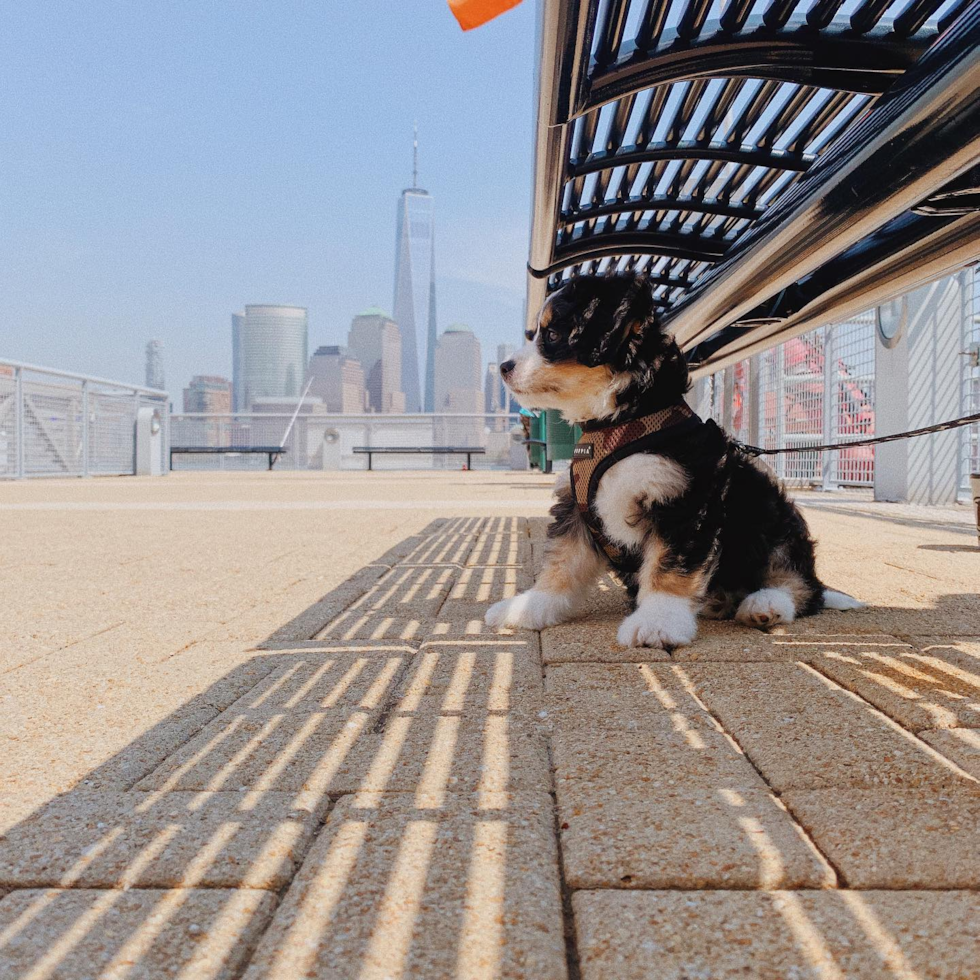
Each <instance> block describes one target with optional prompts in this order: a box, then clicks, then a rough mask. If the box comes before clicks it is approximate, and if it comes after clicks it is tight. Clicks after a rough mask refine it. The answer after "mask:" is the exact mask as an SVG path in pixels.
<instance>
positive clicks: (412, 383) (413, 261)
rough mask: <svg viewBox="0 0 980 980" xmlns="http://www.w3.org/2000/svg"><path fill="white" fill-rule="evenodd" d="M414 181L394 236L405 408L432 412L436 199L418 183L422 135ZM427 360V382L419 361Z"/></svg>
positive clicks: (404, 194) (396, 311)
mask: <svg viewBox="0 0 980 980" xmlns="http://www.w3.org/2000/svg"><path fill="white" fill-rule="evenodd" d="M415 150H416V155H415V159H416V167H415V168H414V170H413V173H412V186H411V187H410V188H408V189H406V190H404V191H402V195H401V198H400V199H399V201H398V237H397V239H396V242H395V302H394V314H395V323H397V324H398V329H399V331H400V332H401V338H402V391H404V392H405V411H406V412H420V411H422V410H423V407H424V410H425V411H426V412H431V411H432V410H433V404H434V402H435V348H436V269H435V225H434V221H433V203H434V202H433V199H432V195H431V194H429V193H428V191H424V190H422V189H421V188H420V187H419V186H418V167H417V159H418V152H417V151H418V140H417V139H416V141H415ZM420 364H424V365H425V388H424V395H423V390H422V389H420V386H419V365H420Z"/></svg>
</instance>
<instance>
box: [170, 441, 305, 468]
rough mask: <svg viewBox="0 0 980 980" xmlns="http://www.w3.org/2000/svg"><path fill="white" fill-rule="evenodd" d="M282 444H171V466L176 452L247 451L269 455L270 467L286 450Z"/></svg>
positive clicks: (218, 452) (236, 453) (227, 452)
mask: <svg viewBox="0 0 980 980" xmlns="http://www.w3.org/2000/svg"><path fill="white" fill-rule="evenodd" d="M285 451H286V450H285V449H283V447H282V446H171V447H170V468H171V469H173V468H174V454H175V453H188V454H190V455H201V454H202V453H208V454H215V453H217V454H220V455H228V456H231V455H239V454H247V453H258V454H259V455H260V456H268V457H269V469H270V470H271V469H272V467H273V466H275V465H276V460H277V459H279V457H280V456H281V455H282V454H283V453H284V452H285Z"/></svg>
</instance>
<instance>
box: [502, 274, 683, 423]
mask: <svg viewBox="0 0 980 980" xmlns="http://www.w3.org/2000/svg"><path fill="white" fill-rule="evenodd" d="M527 339H528V343H527V344H526V345H525V347H524V348H523V349H522V350H521V352H520V353H519V354H518V355H517V356H516V357H515V358H514V359H513V360H511V361H507V362H505V363H504V364H501V366H500V373H501V374H502V376H503V379H504V381H505V382H506V384H507V386H508V387H509V388H510V389H511V391H513V393H514V394H515V395H516V396H517V398H518V400H519V401H520V402H521V404H522V405H525V406H526V407H528V408H552V409H559V410H560V411H561V413H562V415H564V417H565V418H566V419H568V420H569V421H574V422H584V421H590V420H600V419H601V420H607V419H612V418H615V417H616V416H617V415H619V414H622V413H623V412H624V411H626V410H634V409H644V410H645V409H647V408H649V410H650V411H655V410H656V409H657V408H659V407H663V406H665V405H669V404H673V403H674V402H676V401H677V400H678V399H679V398H680V397H681V396H682V395H683V393H684V392H685V391H687V389H688V387H689V382H688V375H687V363H686V361H685V360H684V358H683V355H682V354H681V352H680V350H679V349H678V347H677V344H675V343H674V341H673V339H672V338H671V337H669V336H668V335H666V334H665V333H664V332H663V330H662V329H661V326H660V323H659V321H658V318H657V314H656V309H655V306H654V302H653V292H652V290H651V288H650V284H649V281H648V280H647V279H646V278H645V277H643V276H636V275H617V276H579V277H578V278H576V279H572V280H571V281H570V282H568V283H566V284H565V285H564V286H562V287H561V289H559V290H557V291H556V292H554V293H552V295H551V296H549V297H548V299H547V301H546V302H545V304H544V306H543V307H542V309H541V313H540V314H539V316H538V322H537V325H536V327H535V329H534V330H533V331H531V330H529V331H528V333H527Z"/></svg>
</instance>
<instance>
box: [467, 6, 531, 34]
mask: <svg viewBox="0 0 980 980" xmlns="http://www.w3.org/2000/svg"><path fill="white" fill-rule="evenodd" d="M520 2H521V0H449V9H450V10H451V11H452V12H453V16H455V18H456V20H458V21H459V26H460V27H462V28H463V30H464V31H471V30H473V28H474V27H479V26H480V25H481V24H485V23H486V22H487V21H488V20H493V19H494V17H497V16H499V15H500V14H502V13H503V12H504V11H505V10H510V8H511V7H516V6H517V5H518V4H519V3H520Z"/></svg>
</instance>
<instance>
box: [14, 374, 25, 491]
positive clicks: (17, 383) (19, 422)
mask: <svg viewBox="0 0 980 980" xmlns="http://www.w3.org/2000/svg"><path fill="white" fill-rule="evenodd" d="M14 409H15V410H16V412H17V418H16V422H15V427H14V438H15V439H16V440H17V464H16V467H17V469H16V472H17V479H19V480H22V479H23V478H24V369H23V368H14Z"/></svg>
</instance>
